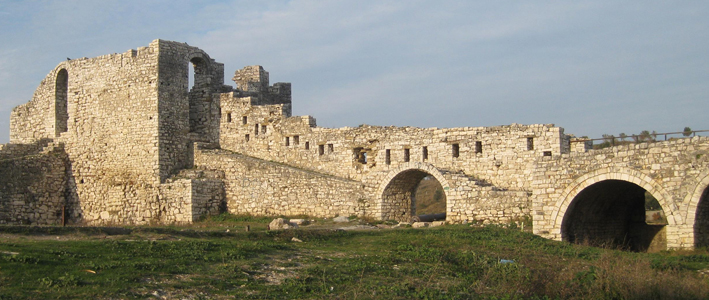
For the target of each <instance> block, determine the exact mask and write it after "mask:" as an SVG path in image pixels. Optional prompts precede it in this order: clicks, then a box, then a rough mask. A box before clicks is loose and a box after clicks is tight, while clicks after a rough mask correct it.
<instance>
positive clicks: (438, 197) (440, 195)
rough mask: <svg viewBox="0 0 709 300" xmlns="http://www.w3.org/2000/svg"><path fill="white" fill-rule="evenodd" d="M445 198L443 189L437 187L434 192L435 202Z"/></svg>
mask: <svg viewBox="0 0 709 300" xmlns="http://www.w3.org/2000/svg"><path fill="white" fill-rule="evenodd" d="M441 199H443V191H441V190H439V189H436V191H435V192H433V200H434V201H435V202H438V201H441Z"/></svg>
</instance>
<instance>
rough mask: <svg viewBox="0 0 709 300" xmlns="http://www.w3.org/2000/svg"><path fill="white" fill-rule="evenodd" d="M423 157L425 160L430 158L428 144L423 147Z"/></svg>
mask: <svg viewBox="0 0 709 300" xmlns="http://www.w3.org/2000/svg"><path fill="white" fill-rule="evenodd" d="M421 159H422V160H423V161H426V160H428V146H423V148H421Z"/></svg>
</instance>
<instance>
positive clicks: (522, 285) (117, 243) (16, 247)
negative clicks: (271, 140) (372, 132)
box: [0, 215, 709, 299]
mask: <svg viewBox="0 0 709 300" xmlns="http://www.w3.org/2000/svg"><path fill="white" fill-rule="evenodd" d="M266 223H267V220H266V219H265V218H253V217H244V216H229V215H225V216H220V217H216V218H210V219H207V220H205V223H198V224H195V225H194V226H190V227H157V228H156V227H134V228H127V229H122V231H121V230H119V229H103V228H66V229H65V228H55V227H41V228H39V227H0V235H1V236H0V241H2V242H0V299H86V298H99V299H101V298H104V299H144V298H150V297H155V296H160V297H165V298H182V297H192V298H193V299H222V298H223V299H231V298H238V299H471V298H472V299H478V298H480V299H702V298H707V297H709V279H707V277H702V275H700V274H699V272H698V271H699V270H704V269H707V268H709V255H708V254H707V252H706V251H705V250H701V251H689V252H665V253H659V254H644V253H630V252H621V251H617V250H607V249H600V248H593V247H586V246H581V245H572V244H568V243H562V242H555V241H550V240H546V239H543V238H540V237H537V236H534V235H532V234H529V233H524V232H520V231H518V230H512V229H505V228H501V227H494V226H491V227H482V228H478V227H468V226H465V225H455V226H445V227H437V228H428V229H396V230H373V231H359V232H352V231H341V230H322V229H320V230H307V229H300V230H289V231H279V232H267V231H265V230H263V229H262V228H260V227H258V228H256V229H255V230H253V231H250V232H245V231H244V230H233V231H231V232H229V233H227V232H226V231H225V230H224V228H228V227H233V228H241V227H243V224H256V225H258V224H261V225H263V226H265V224H266ZM204 224H208V225H209V226H208V227H209V228H210V229H208V230H202V229H200V228H203V227H201V226H202V225H204ZM220 224H222V227H220ZM294 237H295V238H298V239H300V240H302V241H303V242H302V243H300V242H294V241H292V238H294ZM501 259H505V260H513V261H514V262H513V263H500V261H501Z"/></svg>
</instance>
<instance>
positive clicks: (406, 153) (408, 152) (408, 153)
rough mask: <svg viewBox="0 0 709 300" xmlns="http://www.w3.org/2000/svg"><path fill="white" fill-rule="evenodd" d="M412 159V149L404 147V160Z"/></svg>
mask: <svg viewBox="0 0 709 300" xmlns="http://www.w3.org/2000/svg"><path fill="white" fill-rule="evenodd" d="M409 160H411V149H404V162H409Z"/></svg>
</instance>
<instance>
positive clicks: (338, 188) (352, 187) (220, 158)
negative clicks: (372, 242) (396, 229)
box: [195, 149, 368, 217]
mask: <svg viewBox="0 0 709 300" xmlns="http://www.w3.org/2000/svg"><path fill="white" fill-rule="evenodd" d="M195 166H197V167H198V168H204V169H207V170H212V171H217V172H218V173H219V174H221V175H219V179H221V180H223V182H224V192H225V197H226V199H227V202H226V208H227V210H228V211H229V212H231V213H234V214H251V215H258V216H277V215H286V216H295V215H308V216H313V217H335V216H338V215H339V216H351V215H356V216H367V215H368V214H367V211H366V206H365V204H366V202H365V201H366V200H367V196H366V195H365V194H364V191H363V187H362V184H361V183H360V182H357V181H353V180H348V179H344V178H338V177H335V176H332V175H327V174H322V173H318V172H313V171H309V170H303V169H299V168H294V167H290V166H287V165H283V164H279V163H274V162H268V161H264V160H261V159H256V158H253V157H248V156H245V155H242V154H236V153H231V152H229V151H226V150H208V149H202V150H196V151H195Z"/></svg>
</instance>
